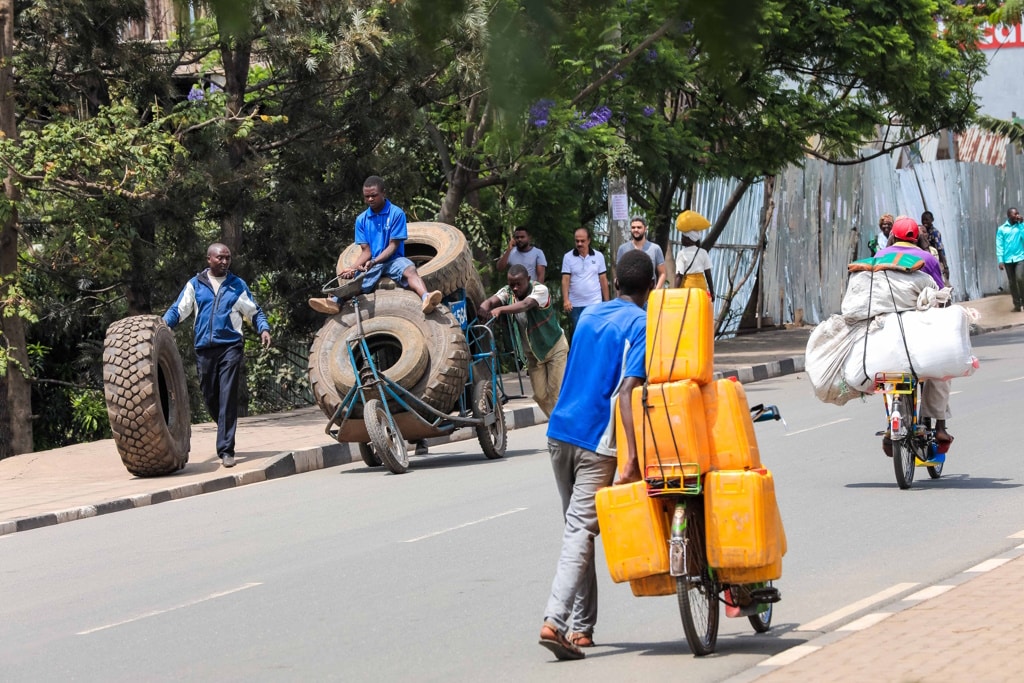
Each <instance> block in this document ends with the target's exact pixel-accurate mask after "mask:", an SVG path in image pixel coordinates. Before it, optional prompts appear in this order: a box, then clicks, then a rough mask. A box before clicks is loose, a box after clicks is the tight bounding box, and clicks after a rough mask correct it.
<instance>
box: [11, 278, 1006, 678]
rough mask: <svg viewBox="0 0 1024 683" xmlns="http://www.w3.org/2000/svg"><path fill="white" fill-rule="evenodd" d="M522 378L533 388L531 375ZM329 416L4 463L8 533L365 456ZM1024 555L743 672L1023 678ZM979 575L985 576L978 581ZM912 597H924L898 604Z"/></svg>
mask: <svg viewBox="0 0 1024 683" xmlns="http://www.w3.org/2000/svg"><path fill="white" fill-rule="evenodd" d="M966 305H968V306H971V307H973V308H975V309H977V310H978V312H979V313H980V319H979V321H978V324H977V326H976V329H975V333H978V334H982V333H985V332H990V331H995V330H1000V329H1006V328H1008V327H1014V326H1018V325H1024V313H1013V312H1011V308H1012V306H1011V303H1010V297H1009V295H1000V296H994V297H987V298H985V299H982V300H979V301H973V302H969V303H968V304H966ZM811 331H812V328H811V327H798V328H792V329H777V330H770V331H761V332H757V333H755V334H745V335H739V336H737V337H735V338H733V339H728V340H723V341H718V342H716V345H715V371H716V375H717V376H735V377H737V378H738V379H739V380H740V381H743V382H754V381H758V380H763V379H768V378H771V377H778V376H781V375H786V374H790V373H796V372H801V371H803V369H804V349H805V348H806V345H807V339H808V337H809V336H810V333H811ZM523 387H524V391H523V392H522V393H524V394H526V395H527V396H528V395H529V394H530V387H529V380H528V379H527V378H526V377H525V376H524V377H523ZM505 389H506V391H507V392H508V393H509V394H510V395H516V396H517V397H516V398H513V399H512V400H510V401H509V402H508V403H507V404H506V405H505V413H506V421H507V426H508V428H509V429H510V430H514V429H517V428H521V427H526V426H531V425H535V424H538V423H540V422H543V421H545V420H546V418H545V416H544V414H543V413H542V412H541V411H540V409H539V408H538V407H537V405H536V404H535V403H534V402H533V401H532V400H530V399H529V398H526V397H523V396H518V395H519V394H520V388H519V383H518V379H516V378H515V376H514V375H513V376H512V377H511V378H508V377H507V378H506V379H505ZM326 422H327V421H326V418H324V417H323V415H322V414H321V413H320V411H319V410H318V409H317V408H315V407H311V408H304V409H300V410H295V411H291V412H287V413H277V414H273V415H262V416H258V417H249V418H242V419H241V420H239V426H238V433H237V449H236V450H237V453H236V459H237V463H238V464H237V465H236V466H235V467H234V468H233V469H224V468H223V467H221V465H220V461H219V460H218V459H217V458H216V456H215V455H214V453H215V449H214V442H215V438H216V427H215V425H213V424H211V423H207V424H201V425H194V426H193V428H192V450H191V457H190V460H189V464H188V465H187V467H186V468H185V469H184V470H182V471H181V472H179V473H177V474H174V475H170V476H166V477H155V478H145V479H143V478H137V477H134V476H132V475H131V474H129V473H128V472H127V470H125V468H124V466H123V465H122V463H121V460H120V458H119V456H118V454H117V450H116V448H115V447H114V443H113V441H112V440H106V441H98V442H93V443H88V444H79V445H76V446H69V447H66V448H59V449H54V450H50V451H43V452H39V453H32V454H27V455H20V456H15V457H13V458H7V459H5V460H0V536H2V535H4V534H10V533H14V532H17V531H26V530H30V529H36V528H39V527H43V526H49V525H52V524H58V523H62V522H68V521H72V520H76V519H82V518H86V517H93V516H96V515H100V514H106V513H109V512H117V511H120V510H128V509H132V508H136V507H141V506H144V505H152V504H155V503H160V502H164V501H168V500H173V499H178V498H184V497H187V496H193V495H199V494H202V493H212V492H215V491H220V490H223V489H226V488H232V487H235V486H242V485H245V484H250V483H254V482H259V481H265V480H267V479H274V478H277V477H283V476H289V475H292V474H299V473H302V472H308V471H311V470H315V469H321V468H325V467H334V466H338V465H343V464H346V463H350V462H356V461H359V460H360V457H359V454H358V451H357V449H356V448H355V447H354V445H352V444H340V443H337V442H335V441H334V440H333V439H331V438H330V437H329V436H328V435H326V434H325V433H324V428H325V426H326ZM472 438H475V434H474V432H473V431H472V430H469V429H460V430H456V432H455V433H454V434H452V435H451V436H450V437H447V438H446V439H442V440H441V441H448V440H450V441H457V440H462V439H472ZM510 438H514V436H511V437H510ZM431 443H432V444H437V443H438V440H431ZM428 457H429V456H428ZM481 457H483V455H481ZM413 462H414V463H415V460H414V461H413ZM414 466H415V464H414ZM382 476H385V475H384V474H383V473H382ZM1022 554H1024V545H1022V546H1021V547H1020V548H1019V549H1018V551H1016V553H1015V554H1011V555H1012V556H1007V557H1003V558H996V559H997V560H1006V562H1005V563H1002V564H1001V566H999V567H998V568H996V569H994V570H993V571H991V572H988V573H981V572H965V573H964V574H963V575H961V576H960V577H957V579H956V580H954V581H952V582H951V585H954V584H959V585H955V587H952V588H951V589H950V590H949V591H948V592H945V593H942V594H941V595H938V597H933V598H931V599H928V600H916V599H915V600H909V601H908V598H904V600H903V601H902V602H901V603H897V607H896V608H893V607H887V608H886V609H889V610H890V611H891V612H893V613H892V614H891V615H889V613H886V612H881V613H876V614H884V615H886V616H884V617H879V616H872V615H868V616H867V617H865V618H866V619H868V620H869V622H871V621H872V620H879V621H878V622H877V623H873V625H870V626H868V627H867V628H865V629H864V630H861V631H857V632H854V633H853V635H850V632H848V631H843V630H840V631H835V632H833V633H828V634H825V635H823V636H821V637H819V638H818V639H816V640H814V641H811V642H810V643H808V644H805V645H801V646H798V647H796V648H792V649H791V650H787V651H786V652H783V653H781V654H780V655H777V656H776V657H773V658H771V659H769V660H767V661H765V662H763V663H762V665H761V666H757V667H754V668H752V669H750V670H748V671H747V672H745V673H744V674H741V675H740V676H738V677H737V678H736V679H735V680H736V681H737V682H738V681H749V680H754V679H762V680H767V681H773V682H774V681H858V682H859V681H865V680H873V681H936V682H939V681H942V682H945V681H965V680H976V681H1002V680H1007V681H1008V680H1011V679H1012V680H1017V679H1018V677H1019V676H1020V673H1019V671H1020V670H1021V669H1022V668H1024V667H1022V665H1024V649H1022V648H1020V647H1019V645H1018V643H1017V640H1018V638H1019V634H1020V633H1022V632H1024V610H1021V609H1020V608H1019V607H1018V606H1017V605H1016V601H1015V600H1014V599H1013V598H1012V595H1013V589H1014V588H1015V587H1016V586H1018V585H1021V583H1024V557H1021V555H1022ZM993 564H995V563H993ZM973 577H978V578H974V579H973V580H970V581H968V580H967V579H968V578H973ZM909 604H913V605H914V606H913V607H909V608H907V609H903V610H902V611H897V610H898V609H899V608H900V607H904V606H905V605H909ZM860 621H861V620H858V622H860ZM858 622H854V624H857V623H858ZM864 623H867V622H864ZM851 626H853V624H849V625H847V626H846V627H842V628H848V627H851ZM804 655H805V656H804Z"/></svg>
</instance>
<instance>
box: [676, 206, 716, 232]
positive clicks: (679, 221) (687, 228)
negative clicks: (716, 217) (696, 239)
mask: <svg viewBox="0 0 1024 683" xmlns="http://www.w3.org/2000/svg"><path fill="white" fill-rule="evenodd" d="M710 227H711V223H710V222H709V221H708V219H707V218H704V216H701V215H700V214H699V213H697V212H696V211H683V212H682V213H681V214H679V216H678V217H677V218H676V230H678V231H680V232H691V231H700V230H707V229H708V228H710Z"/></svg>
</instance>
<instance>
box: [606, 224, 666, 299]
mask: <svg viewBox="0 0 1024 683" xmlns="http://www.w3.org/2000/svg"><path fill="white" fill-rule="evenodd" d="M629 235H630V237H632V238H633V239H632V240H630V241H629V242H626V243H625V244H623V245H622V246H620V247H619V250H618V252H616V254H615V263H616V264H617V263H618V262H619V261H621V260H622V257H623V256H624V255H625V254H626V253H627V252H628V251H629V250H630V249H638V250H640V251H642V252H644V253H645V254H647V255H648V256H649V257H650V258H651V263H652V264H654V278H655V282H654V288H655V289H661V288H662V287H664V286H665V253H664V252H663V251H662V250H661V247H659V246H658V245H657V244H655V243H654V242H651V241H650V240H649V239H647V221H645V220H644V218H643V216H633V218H632V220H630V221H629Z"/></svg>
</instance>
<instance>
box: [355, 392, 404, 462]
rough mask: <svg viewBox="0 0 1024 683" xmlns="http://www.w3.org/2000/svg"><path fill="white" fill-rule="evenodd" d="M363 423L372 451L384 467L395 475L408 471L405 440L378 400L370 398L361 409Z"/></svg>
mask: <svg viewBox="0 0 1024 683" xmlns="http://www.w3.org/2000/svg"><path fill="white" fill-rule="evenodd" d="M363 421H364V422H365V423H366V432H367V433H368V434H369V435H370V441H371V442H372V443H373V449H374V451H375V452H376V454H377V456H378V457H380V459H381V461H382V462H383V463H384V465H385V467H387V468H388V469H389V470H391V471H392V472H394V473H395V474H403V473H404V472H406V471H408V469H409V452H408V451H406V450H405V439H403V438H402V432H401V431H400V430H399V429H398V425H397V424H395V420H394V418H393V417H388V414H387V411H386V410H385V408H384V404H383V403H381V402H380V399H376V398H371V399H369V400H367V401H366V405H365V406H364V407H363Z"/></svg>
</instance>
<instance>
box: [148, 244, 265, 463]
mask: <svg viewBox="0 0 1024 683" xmlns="http://www.w3.org/2000/svg"><path fill="white" fill-rule="evenodd" d="M206 262H207V263H208V264H209V267H208V268H207V269H206V270H204V271H203V272H201V273H199V274H198V275H196V276H195V277H194V278H192V279H191V280H189V281H188V283H187V284H186V285H185V288H184V289H182V290H181V294H179V295H178V298H177V300H176V301H175V302H174V305H173V306H171V307H170V308H169V309H167V312H166V313H164V322H166V323H167V325H168V326H169V327H170V328H172V329H173V328H174V327H175V326H176V325H177V324H178V323H179V322H181V321H182V320H185V319H186V318H188V317H189V316H190V315H192V313H193V312H195V314H196V319H195V345H196V365H197V366H198V368H199V386H200V387H201V388H202V390H203V399H204V400H205V401H206V408H207V409H208V410H209V411H210V416H211V417H213V419H214V420H216V421H217V456H218V457H220V460H221V463H222V464H223V465H224V467H234V466H235V426H236V425H237V423H238V381H239V379H240V378H241V374H242V373H241V371H242V364H243V362H244V360H245V356H244V355H243V349H244V347H245V343H244V335H243V332H242V320H243V319H244V320H248V321H249V322H250V323H251V324H254V325H255V326H256V330H257V331H258V332H259V335H260V341H262V342H263V348H269V347H270V325H269V324H268V323H267V316H265V315H264V314H263V309H261V308H260V307H259V306H257V305H256V301H255V300H254V299H253V296H252V292H250V291H249V286H248V285H247V284H245V281H244V280H243V279H242V278H240V277H238V276H237V275H235V274H233V273H230V272H228V269H229V268H230V267H231V250H230V249H228V248H227V246H225V245H223V244H219V243H216V244H211V245H210V248H209V249H207V250H206Z"/></svg>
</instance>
